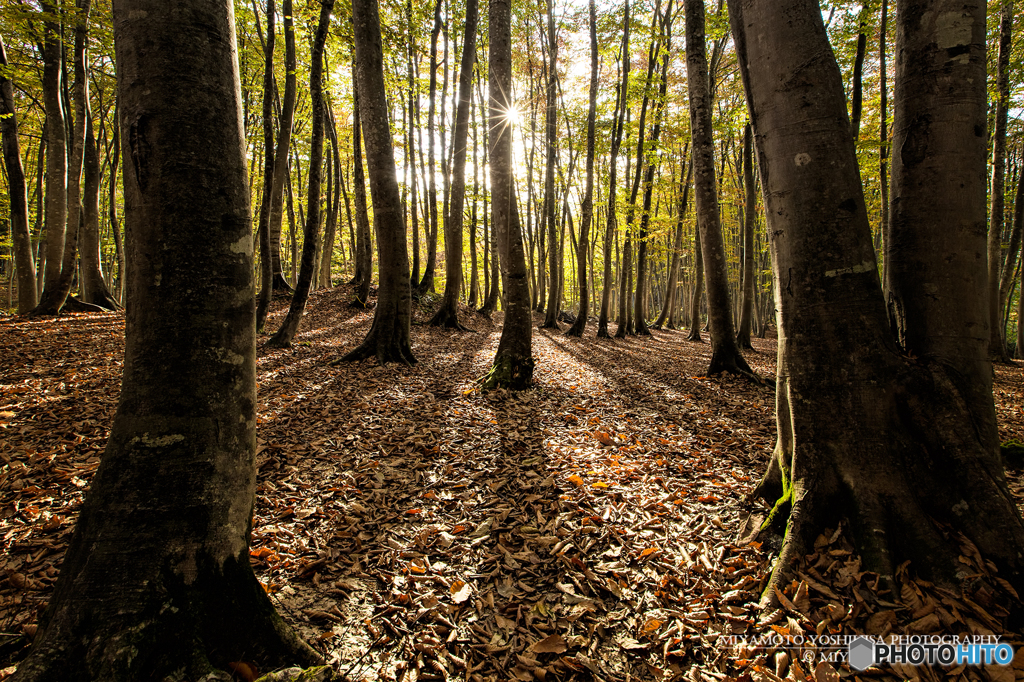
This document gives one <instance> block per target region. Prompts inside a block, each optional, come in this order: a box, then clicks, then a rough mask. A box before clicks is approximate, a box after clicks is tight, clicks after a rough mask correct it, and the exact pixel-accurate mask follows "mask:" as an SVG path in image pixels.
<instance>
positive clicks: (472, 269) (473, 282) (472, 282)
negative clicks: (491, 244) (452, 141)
mask: <svg viewBox="0 0 1024 682" xmlns="http://www.w3.org/2000/svg"><path fill="white" fill-rule="evenodd" d="M474 52H475V49H474ZM476 111H477V110H476V100H475V99H473V93H472V92H470V96H469V118H470V128H472V130H473V203H472V206H471V209H470V217H469V261H470V266H469V273H470V274H469V300H468V301H467V302H466V303H467V305H468V306H469V307H470V308H476V304H477V299H479V298H480V275H479V273H478V271H477V260H478V258H477V244H476V219H477V205H478V204H479V203H480V178H479V175H478V173H479V170H480V166H479V159H478V154H477V149H478V145H477V140H478V138H477V135H478V132H477V131H479V130H480V127H479V121H478V120H477V113H476Z"/></svg>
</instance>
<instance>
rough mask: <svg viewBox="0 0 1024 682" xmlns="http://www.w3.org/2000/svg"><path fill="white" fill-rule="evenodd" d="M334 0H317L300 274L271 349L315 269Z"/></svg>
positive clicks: (298, 308) (286, 329)
mask: <svg viewBox="0 0 1024 682" xmlns="http://www.w3.org/2000/svg"><path fill="white" fill-rule="evenodd" d="M333 9H334V0H320V19H319V22H318V23H317V27H316V35H315V36H314V37H313V45H312V49H311V50H310V62H311V63H310V67H309V100H310V107H311V108H312V110H313V125H312V131H311V132H310V139H309V177H308V178H307V181H308V182H309V191H308V193H307V194H306V224H305V226H304V228H303V231H302V262H301V263H300V264H299V276H298V279H297V280H296V282H295V293H294V294H292V300H291V304H290V305H289V306H288V314H287V315H285V318H284V322H282V323H281V328H280V329H278V330H277V332H276V333H275V334H274V335H273V336H272V337H270V340H268V341H267V345H268V346H270V347H272V348H288V347H289V346H291V345H292V341H294V340H295V335H296V334H297V333H298V331H299V323H300V322H302V315H303V313H304V312H305V311H306V301H307V300H308V299H309V290H310V288H311V287H312V285H313V276H314V274H315V271H316V269H317V262H316V249H317V242H318V240H319V236H320V185H321V179H322V178H321V173H322V172H323V171H322V169H323V160H324V118H325V115H324V112H325V110H326V106H325V105H324V84H323V79H324V46H325V44H326V43H327V31H328V29H329V28H330V24H331V10H333Z"/></svg>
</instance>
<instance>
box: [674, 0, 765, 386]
mask: <svg viewBox="0 0 1024 682" xmlns="http://www.w3.org/2000/svg"><path fill="white" fill-rule="evenodd" d="M704 40H705V38H704V2H703V0H686V64H687V73H689V74H690V77H689V78H687V83H688V87H689V94H690V130H691V131H692V132H691V136H692V139H693V168H694V183H693V185H694V197H695V199H696V201H697V224H698V227H699V228H700V244H701V250H702V252H703V259H704V277H705V280H706V282H707V296H708V323H709V325H710V332H711V353H712V354H711V364H710V365H709V366H708V374H709V375H710V374H715V373H718V372H723V371H727V372H733V373H738V374H746V375H749V376H753V371H752V370H751V369H750V367H749V366H748V365H747V361H746V360H744V359H743V356H742V355H741V354H740V350H739V347H738V346H737V345H736V335H735V333H734V332H733V326H732V312H731V310H730V305H729V286H728V282H727V281H726V269H725V268H726V264H725V247H724V245H723V243H722V227H721V223H720V222H719V210H718V195H717V181H716V179H715V159H714V144H713V141H712V132H711V93H710V84H709V79H708V64H707V55H706V49H705V44H704Z"/></svg>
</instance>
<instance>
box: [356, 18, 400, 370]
mask: <svg viewBox="0 0 1024 682" xmlns="http://www.w3.org/2000/svg"><path fill="white" fill-rule="evenodd" d="M352 25H353V30H354V35H355V46H356V69H357V73H356V87H357V88H358V92H359V116H360V122H361V125H362V128H363V133H364V134H365V136H366V164H367V167H368V169H369V174H370V196H371V198H372V200H373V223H374V225H375V226H376V228H377V258H378V262H379V263H380V289H379V291H378V293H377V308H376V310H375V311H374V315H373V324H372V325H371V327H370V331H369V332H368V333H367V335H366V338H365V339H363V342H362V343H361V344H360V345H359V346H358V347H357V348H356V349H355V350H353V351H351V352H349V353H348V354H347V355H345V356H344V357H343V358H342V360H344V361H349V360H361V359H363V358H369V357H376V358H377V362H379V363H380V364H382V365H383V364H385V363H388V362H401V363H405V364H409V365H411V364H414V363H415V362H416V358H415V357H413V354H412V344H411V341H410V336H409V326H410V324H411V323H412V288H411V287H410V285H409V249H408V245H407V244H406V239H405V237H406V234H405V218H404V216H403V215H402V203H401V195H400V193H399V191H398V176H397V170H396V166H395V155H394V148H393V146H392V142H391V128H390V127H389V123H388V104H387V91H386V90H385V86H384V53H383V47H382V46H381V37H380V14H379V10H378V6H377V0H356V1H355V2H354V3H353V5H352Z"/></svg>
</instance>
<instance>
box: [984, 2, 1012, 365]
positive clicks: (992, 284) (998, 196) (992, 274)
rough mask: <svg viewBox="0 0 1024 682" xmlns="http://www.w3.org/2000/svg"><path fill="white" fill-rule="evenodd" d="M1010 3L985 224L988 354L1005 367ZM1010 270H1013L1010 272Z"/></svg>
mask: <svg viewBox="0 0 1024 682" xmlns="http://www.w3.org/2000/svg"><path fill="white" fill-rule="evenodd" d="M1013 4H1014V3H1013V0H1000V11H999V55H998V57H997V59H996V111H995V130H993V131H992V184H991V189H990V191H989V200H990V202H991V208H992V210H991V213H990V214H989V221H988V313H989V328H990V336H989V346H988V352H989V355H990V356H991V357H992V360H993V361H994V362H1000V363H1007V362H1009V361H1010V355H1009V353H1007V352H1006V342H1005V341H1004V339H1003V316H1002V306H1001V303H1002V299H1001V298H1000V296H999V269H1000V266H1001V265H1002V260H1003V259H1002V255H1003V254H1002V248H1001V247H1002V238H1003V213H1004V210H1005V204H1006V202H1005V194H1004V192H1005V190H1004V187H1005V184H1006V182H1005V178H1006V118H1007V113H1008V107H1009V103H1010V47H1011V45H1010V39H1011V37H1012V33H1013V15H1014V7H1013ZM1010 269H1011V270H1012V269H1013V268H1010Z"/></svg>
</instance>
